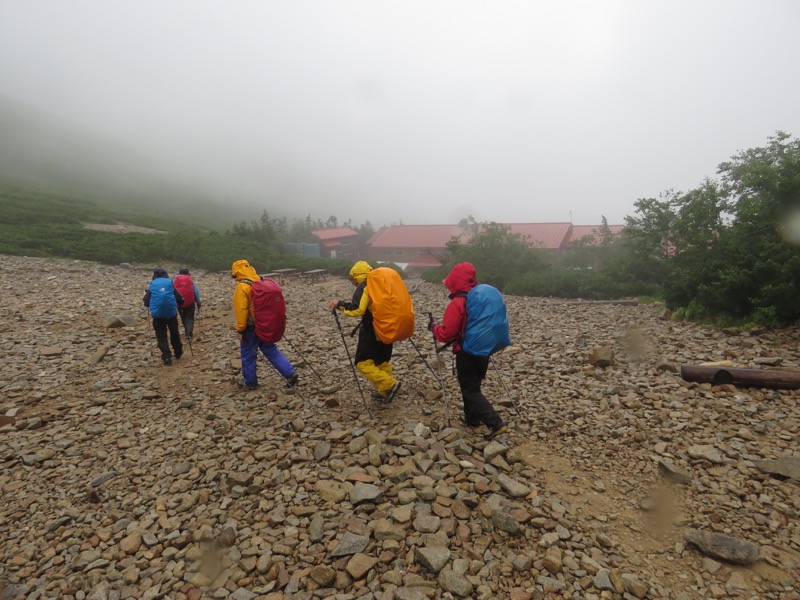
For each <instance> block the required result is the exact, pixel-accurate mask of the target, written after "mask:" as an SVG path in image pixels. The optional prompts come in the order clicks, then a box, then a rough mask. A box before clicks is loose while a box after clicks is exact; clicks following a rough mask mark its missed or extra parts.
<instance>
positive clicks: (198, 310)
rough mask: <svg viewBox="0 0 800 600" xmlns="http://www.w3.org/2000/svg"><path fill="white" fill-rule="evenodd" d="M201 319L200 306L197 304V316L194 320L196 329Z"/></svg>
mask: <svg viewBox="0 0 800 600" xmlns="http://www.w3.org/2000/svg"><path fill="white" fill-rule="evenodd" d="M199 320H200V306H199V305H197V318H196V319H195V320H194V331H195V332H196V331H197V322H198V321H199Z"/></svg>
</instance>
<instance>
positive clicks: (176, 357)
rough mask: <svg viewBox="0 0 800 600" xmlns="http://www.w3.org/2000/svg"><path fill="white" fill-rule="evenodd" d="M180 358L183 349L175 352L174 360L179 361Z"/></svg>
mask: <svg viewBox="0 0 800 600" xmlns="http://www.w3.org/2000/svg"><path fill="white" fill-rule="evenodd" d="M181 356H183V348H181V349H180V350H176V351H175V360H180V359H181Z"/></svg>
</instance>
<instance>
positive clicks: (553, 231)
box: [503, 223, 572, 250]
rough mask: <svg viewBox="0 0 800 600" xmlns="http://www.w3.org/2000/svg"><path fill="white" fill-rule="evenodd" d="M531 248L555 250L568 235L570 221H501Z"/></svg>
mask: <svg viewBox="0 0 800 600" xmlns="http://www.w3.org/2000/svg"><path fill="white" fill-rule="evenodd" d="M503 225H506V226H507V227H508V228H509V230H510V232H511V233H516V234H519V235H521V236H522V237H523V238H524V239H525V241H526V242H528V245H529V246H531V247H533V248H545V249H547V250H556V249H558V248H561V245H562V244H563V243H564V242H565V240H566V239H567V238H568V236H569V230H570V227H572V225H571V224H570V223H503Z"/></svg>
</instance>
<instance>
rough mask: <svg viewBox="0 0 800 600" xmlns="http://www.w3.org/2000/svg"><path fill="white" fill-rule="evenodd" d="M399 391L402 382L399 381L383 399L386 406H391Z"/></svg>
mask: <svg viewBox="0 0 800 600" xmlns="http://www.w3.org/2000/svg"><path fill="white" fill-rule="evenodd" d="M399 389H400V382H399V381H398V382H397V383H395V384H394V385H393V386H392V389H390V390H389V391H388V392H386V396H385V397H384V398H383V401H384V402H386V404H389V402H391V401H392V400H394V397H395V396H396V395H397V392H398V390H399Z"/></svg>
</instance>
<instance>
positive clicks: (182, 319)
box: [178, 309, 194, 358]
mask: <svg viewBox="0 0 800 600" xmlns="http://www.w3.org/2000/svg"><path fill="white" fill-rule="evenodd" d="M178 313H179V316H180V317H181V323H183V337H184V338H186V342H187V343H188V344H189V350H190V351H191V353H192V358H194V348H192V338H190V337H189V334H188V333H187V332H186V321H185V320H184V318H183V314H181V313H180V309H178Z"/></svg>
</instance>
